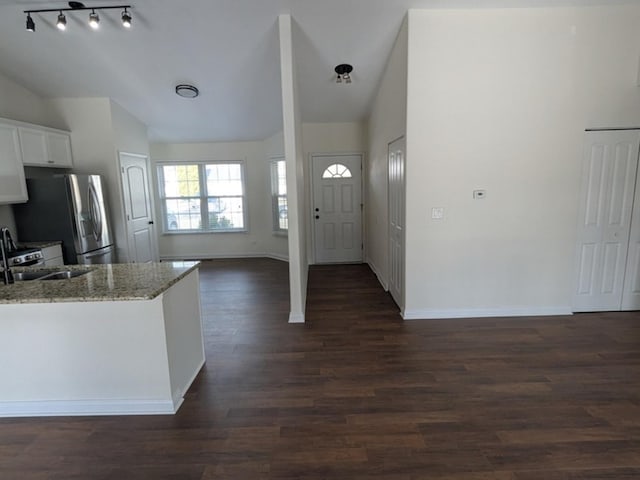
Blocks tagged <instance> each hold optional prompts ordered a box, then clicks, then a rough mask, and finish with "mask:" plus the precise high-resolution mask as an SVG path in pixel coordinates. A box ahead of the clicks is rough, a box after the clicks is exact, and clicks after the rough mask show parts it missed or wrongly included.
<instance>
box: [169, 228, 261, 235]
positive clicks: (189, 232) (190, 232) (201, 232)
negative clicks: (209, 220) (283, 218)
mask: <svg viewBox="0 0 640 480" xmlns="http://www.w3.org/2000/svg"><path fill="white" fill-rule="evenodd" d="M218 233H249V230H247V229H244V230H166V231H164V232H162V235H209V234H214V235H215V234H218Z"/></svg>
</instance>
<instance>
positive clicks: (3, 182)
mask: <svg viewBox="0 0 640 480" xmlns="http://www.w3.org/2000/svg"><path fill="white" fill-rule="evenodd" d="M0 159H2V161H0V204H2V203H21V202H26V201H27V199H28V196H27V184H26V182H25V180H24V168H23V167H22V155H21V151H20V138H19V136H18V127H16V126H14V125H4V124H1V123H0Z"/></svg>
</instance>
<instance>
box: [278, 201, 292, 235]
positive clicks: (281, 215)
mask: <svg viewBox="0 0 640 480" xmlns="http://www.w3.org/2000/svg"><path fill="white" fill-rule="evenodd" d="M278 227H279V228H280V229H282V230H287V229H288V228H289V216H288V211H287V196H286V195H279V196H278Z"/></svg>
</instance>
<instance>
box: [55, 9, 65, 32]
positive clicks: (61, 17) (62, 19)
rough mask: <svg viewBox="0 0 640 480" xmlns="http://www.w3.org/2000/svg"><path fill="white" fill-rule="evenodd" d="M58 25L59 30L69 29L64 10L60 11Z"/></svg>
mask: <svg viewBox="0 0 640 480" xmlns="http://www.w3.org/2000/svg"><path fill="white" fill-rule="evenodd" d="M56 27H58V29H59V30H66V29H67V17H65V16H64V13H62V12H60V15H58V21H57V22H56Z"/></svg>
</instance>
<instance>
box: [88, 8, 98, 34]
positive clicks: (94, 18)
mask: <svg viewBox="0 0 640 480" xmlns="http://www.w3.org/2000/svg"><path fill="white" fill-rule="evenodd" d="M89 26H90V27H91V28H93V29H94V30H97V29H98V27H99V26H100V17H99V16H98V14H97V13H96V11H95V10H93V11H92V12H91V14H90V15H89Z"/></svg>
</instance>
